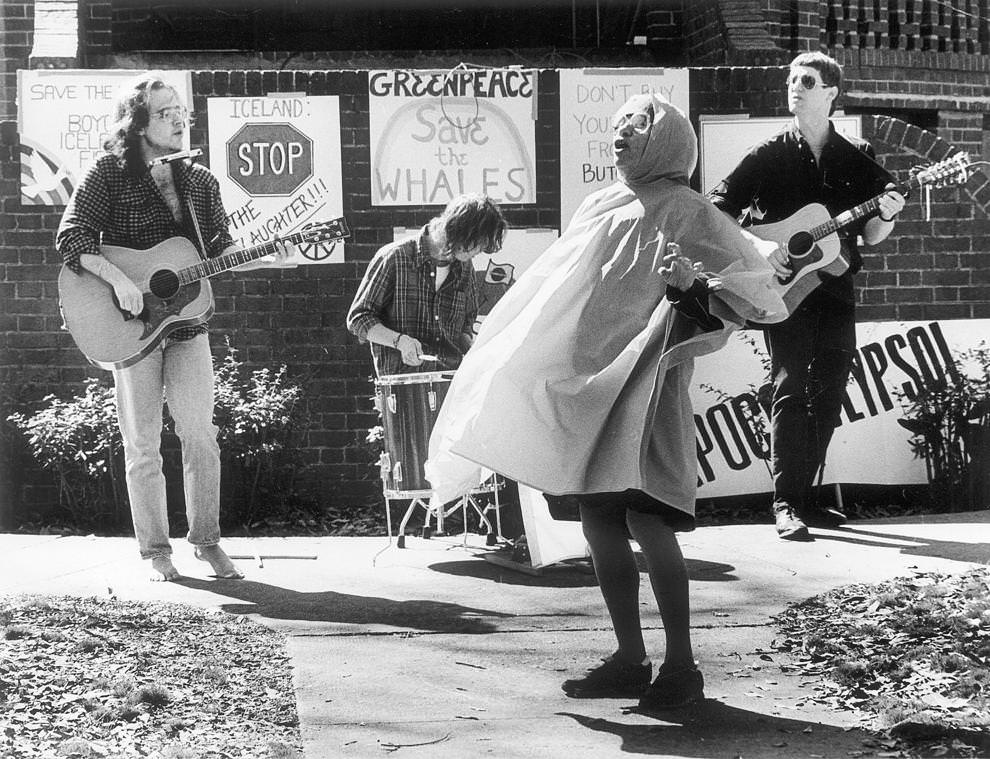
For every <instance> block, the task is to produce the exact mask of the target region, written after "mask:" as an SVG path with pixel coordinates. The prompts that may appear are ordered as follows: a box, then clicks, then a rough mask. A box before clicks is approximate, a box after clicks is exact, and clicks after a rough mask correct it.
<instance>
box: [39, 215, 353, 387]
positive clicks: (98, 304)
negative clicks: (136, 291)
mask: <svg viewBox="0 0 990 759" xmlns="http://www.w3.org/2000/svg"><path fill="white" fill-rule="evenodd" d="M349 235H350V230H349V229H348V228H347V222H346V221H345V220H344V219H343V218H337V219H333V220H331V221H325V222H315V223H313V224H310V225H307V226H306V227H304V228H303V229H301V230H299V231H298V232H294V233H292V234H289V235H286V236H284V237H282V238H280V239H279V240H273V241H272V242H268V243H265V244H263V245H258V246H256V247H253V248H247V249H244V250H237V251H234V252H231V253H226V254H224V255H221V256H217V257H216V258H208V259H206V260H203V259H202V258H201V257H200V255H199V252H198V251H197V250H196V247H195V246H194V245H193V243H192V242H190V241H189V240H188V239H186V238H185V237H171V238H169V239H168V240H165V241H164V242H161V243H159V244H158V245H155V246H154V247H151V248H148V249H147V250H132V249H130V248H124V247H118V246H113V245H104V246H102V247H101V248H100V251H101V252H102V254H103V255H104V256H106V258H107V260H108V261H110V262H111V263H112V264H114V265H115V266H117V267H118V268H119V269H120V270H121V271H122V272H124V274H126V275H127V276H128V277H130V279H131V281H132V282H134V283H135V284H136V285H137V286H138V287H139V288H140V289H141V292H142V294H143V295H144V310H143V311H142V312H141V313H140V314H138V315H137V316H134V315H133V314H131V313H130V312H129V311H124V310H123V309H121V308H120V304H119V303H118V302H117V298H116V295H115V294H114V290H113V288H112V287H111V286H110V285H109V284H108V283H107V282H105V281H104V280H102V279H100V278H99V277H97V276H96V275H95V274H92V273H90V272H88V271H86V270H85V269H84V270H82V271H81V272H80V273H79V274H76V273H75V272H73V271H72V270H70V269H69V268H68V267H66V266H63V267H62V271H61V272H60V273H59V277H58V293H59V301H60V306H61V309H62V319H63V321H64V326H65V328H66V329H67V330H68V331H69V334H71V335H72V339H73V340H75V343H76V345H77V346H78V347H79V350H81V351H82V352H83V354H84V355H85V356H86V358H87V359H89V361H90V363H92V364H93V365H95V366H98V367H100V368H101V369H123V368H125V367H128V366H131V365H132V364H135V363H137V362H138V361H140V360H141V359H142V358H144V357H145V356H147V355H148V354H149V353H150V352H151V351H152V350H154V348H155V347H156V346H157V345H158V344H159V343H160V342H161V341H162V340H164V339H165V338H166V337H167V336H168V335H169V334H170V333H171V332H174V331H175V330H177V329H179V328H180V327H188V326H192V325H196V324H203V323H205V322H206V320H207V319H209V318H210V317H211V316H212V315H213V289H212V288H211V287H210V282H209V278H210V277H213V276H216V275H217V274H221V273H223V272H225V271H227V270H229V269H233V268H234V267H236V266H241V265H243V264H246V263H248V262H249V261H254V260H255V259H258V258H261V257H262V256H267V255H269V254H272V253H275V252H277V251H278V249H279V246H280V244H281V243H282V242H291V243H294V244H297V245H299V244H303V243H310V244H313V243H320V242H324V241H328V240H339V239H342V238H344V237H347V236H349Z"/></svg>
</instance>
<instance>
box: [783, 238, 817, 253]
mask: <svg viewBox="0 0 990 759" xmlns="http://www.w3.org/2000/svg"><path fill="white" fill-rule="evenodd" d="M814 246H815V240H814V238H813V237H812V236H811V235H810V234H809V233H808V232H798V233H797V234H796V235H794V236H793V237H792V238H791V239H790V240H788V241H787V253H788V255H790V257H791V258H801V257H802V256H806V255H808V253H810V252H811V249H812V248H813V247H814Z"/></svg>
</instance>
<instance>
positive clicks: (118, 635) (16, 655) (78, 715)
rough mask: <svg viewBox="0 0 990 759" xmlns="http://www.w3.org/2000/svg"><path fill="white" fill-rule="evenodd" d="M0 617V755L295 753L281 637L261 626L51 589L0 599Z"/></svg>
mask: <svg viewBox="0 0 990 759" xmlns="http://www.w3.org/2000/svg"><path fill="white" fill-rule="evenodd" d="M0 619H5V620H6V621H7V624H6V626H5V628H4V637H5V638H6V641H5V642H4V653H3V656H2V657H0V683H2V689H0V690H2V692H3V695H4V700H2V701H0V723H3V725H4V730H2V731H0V757H18V758H20V757H25V758H27V757H59V756H65V757H109V758H112V759H123V757H128V758H132V757H149V759H221V758H227V759H247V758H248V757H250V758H251V759H255V758H257V759H269V757H280V758H282V759H289V758H290V757H291V759H300V757H301V756H302V754H301V746H302V739H301V736H300V733H299V726H298V725H299V722H298V717H297V715H296V707H295V695H294V693H293V690H292V682H291V675H290V672H289V667H288V656H287V654H286V652H285V645H284V638H283V637H282V636H281V635H280V634H279V633H277V632H275V631H273V630H271V629H269V628H267V627H264V626H262V625H258V624H256V623H254V622H251V621H249V620H246V619H244V618H241V617H232V616H230V615H228V614H223V613H221V612H213V611H207V610H203V609H198V608H195V607H191V606H186V605H183V604H165V603H133V602H124V601H118V600H116V599H96V598H69V597H50V596H44V597H38V596H30V597H23V596H21V597H0ZM11 630H14V634H13V635H12V636H11V635H10V634H9V633H10V631H11ZM97 630H98V631H99V633H98V635H99V637H97V635H94V632H96V631H97ZM204 663H205V664H204Z"/></svg>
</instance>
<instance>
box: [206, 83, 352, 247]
mask: <svg viewBox="0 0 990 759" xmlns="http://www.w3.org/2000/svg"><path fill="white" fill-rule="evenodd" d="M338 101H339V98H338V97H337V96H319V97H307V96H305V95H298V94H291V93H287V94H282V95H269V96H266V97H229V98H210V99H209V100H208V108H209V115H210V163H211V168H212V170H213V172H214V174H216V176H217V179H218V180H219V182H220V192H221V194H222V196H223V202H224V207H225V208H226V209H227V213H228V219H227V221H228V224H229V227H230V231H231V234H232V235H233V237H234V241H235V242H236V243H238V244H239V245H241V246H242V247H254V246H257V245H262V244H267V243H270V242H273V241H275V240H277V239H278V238H282V237H286V236H288V235H290V234H293V233H296V232H300V231H302V230H304V229H305V228H306V227H307V226H310V225H314V224H319V223H321V222H326V221H330V220H332V219H335V218H337V217H339V216H341V215H342V213H343V191H342V189H341V179H340V176H341V166H340V106H339V102H338ZM296 249H297V251H298V255H297V256H296V259H297V260H295V263H300V264H315V263H320V264H323V263H339V262H341V261H343V260H344V251H343V245H342V244H340V243H338V242H337V241H333V240H328V241H325V242H322V241H321V242H312V243H309V242H307V243H302V244H299V245H297V248H296Z"/></svg>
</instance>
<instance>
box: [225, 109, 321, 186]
mask: <svg viewBox="0 0 990 759" xmlns="http://www.w3.org/2000/svg"><path fill="white" fill-rule="evenodd" d="M227 175H228V176H229V177H230V178H231V179H233V180H234V181H235V182H236V183H237V184H238V185H240V186H241V187H242V188H243V189H244V191H245V192H247V193H248V194H249V195H288V194H290V193H292V192H294V191H295V190H296V189H297V188H298V187H299V185H301V184H302V183H303V182H305V181H306V180H307V179H309V178H310V177H311V176H313V141H312V140H310V139H309V137H307V136H306V135H304V134H303V133H302V132H300V131H299V130H298V129H296V128H295V127H294V126H292V125H291V124H245V125H244V126H242V127H241V128H240V129H238V130H237V132H236V133H235V134H234V136H233V137H231V138H230V139H229V140H227Z"/></svg>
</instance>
